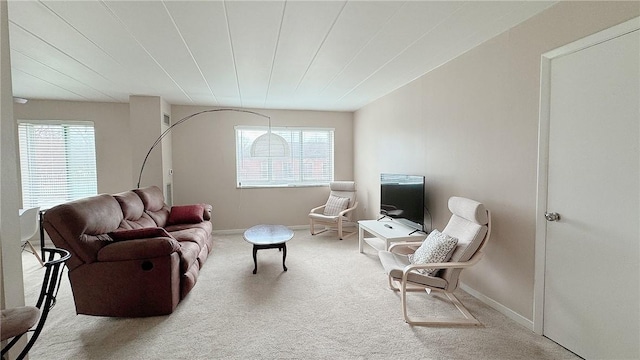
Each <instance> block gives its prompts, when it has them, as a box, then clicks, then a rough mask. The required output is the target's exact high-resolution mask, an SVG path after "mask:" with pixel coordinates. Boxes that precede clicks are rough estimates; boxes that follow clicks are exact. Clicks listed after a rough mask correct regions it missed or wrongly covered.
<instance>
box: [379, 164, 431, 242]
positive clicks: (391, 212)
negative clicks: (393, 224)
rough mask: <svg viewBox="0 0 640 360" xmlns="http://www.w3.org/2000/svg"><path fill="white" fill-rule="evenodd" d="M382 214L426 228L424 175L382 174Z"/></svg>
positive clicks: (415, 226)
mask: <svg viewBox="0 0 640 360" xmlns="http://www.w3.org/2000/svg"><path fill="white" fill-rule="evenodd" d="M380 215H382V216H383V217H390V218H393V219H395V220H396V221H398V222H400V223H403V224H405V225H407V226H409V227H411V228H413V229H416V230H419V231H423V230H424V176H421V175H403V174H385V173H382V174H380Z"/></svg>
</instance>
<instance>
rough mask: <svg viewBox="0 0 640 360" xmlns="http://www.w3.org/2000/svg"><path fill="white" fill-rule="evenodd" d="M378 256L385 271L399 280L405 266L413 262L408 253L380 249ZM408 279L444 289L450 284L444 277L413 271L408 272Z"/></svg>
mask: <svg viewBox="0 0 640 360" xmlns="http://www.w3.org/2000/svg"><path fill="white" fill-rule="evenodd" d="M378 257H379V258H380V263H382V267H383V268H384V271H385V273H387V275H389V276H391V277H392V278H394V279H398V280H399V279H402V273H403V270H404V268H405V267H406V266H407V265H409V264H411V262H410V261H409V258H408V257H407V255H402V254H396V253H392V252H390V251H380V252H379V253H378ZM407 281H409V282H412V283H415V284H421V285H425V286H429V287H432V288H439V289H444V288H446V287H447V285H448V284H447V281H446V280H444V279H443V278H439V277H432V276H426V275H422V274H418V273H416V272H413V271H412V272H409V274H407Z"/></svg>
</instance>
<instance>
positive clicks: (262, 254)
mask: <svg viewBox="0 0 640 360" xmlns="http://www.w3.org/2000/svg"><path fill="white" fill-rule="evenodd" d="M365 252H366V253H365V254H360V253H358V241H357V236H352V237H350V238H348V239H346V240H343V241H339V240H337V238H335V233H324V234H321V235H317V236H313V237H312V236H310V235H309V234H308V231H305V230H299V231H296V233H295V237H294V238H293V239H292V240H291V241H290V242H289V243H288V256H287V267H288V268H289V271H288V272H283V271H282V265H281V264H282V257H281V253H279V252H278V250H277V249H270V250H261V251H259V252H258V273H257V274H256V275H253V274H252V273H251V271H252V270H253V261H252V258H251V245H250V244H248V243H246V242H245V241H244V240H243V239H242V236H241V235H218V236H216V241H215V248H214V250H213V252H212V254H211V256H210V257H209V259H208V261H207V263H206V264H205V265H204V267H203V269H202V271H201V272H200V277H199V278H198V283H197V284H196V286H195V288H194V289H193V290H192V291H191V293H190V294H189V295H188V297H187V298H186V299H184V300H183V301H182V302H181V303H180V304H179V305H178V307H177V309H176V311H175V312H174V313H173V314H171V315H169V316H163V317H152V318H136V319H121V318H103V317H91V316H86V315H76V314H75V308H74V305H73V299H72V296H71V290H70V286H69V282H68V279H67V276H66V273H65V276H64V282H63V284H62V288H61V290H60V294H59V296H58V305H57V306H56V307H55V308H54V309H53V310H52V311H51V313H50V318H49V319H48V320H47V324H46V325H45V329H44V331H43V333H42V335H41V337H40V339H39V340H38V341H37V342H36V344H35V346H34V348H33V349H32V350H31V353H30V358H31V359H32V360H38V359H303V358H304V359H391V358H395V359H408V358H420V359H576V358H577V357H575V356H574V355H573V354H572V353H570V352H568V351H566V350H565V349H563V348H562V347H560V346H558V345H557V344H555V343H554V342H552V341H550V340H548V339H546V338H544V337H542V336H538V335H536V334H534V333H533V332H531V331H530V330H528V329H526V328H524V327H522V326H520V325H519V324H517V323H515V322H513V321H511V320H509V319H507V318H506V317H504V316H503V315H502V314H500V313H498V312H496V311H494V310H493V309H491V308H489V307H487V306H485V305H484V304H482V303H481V302H479V301H478V300H476V299H475V298H473V297H471V296H470V295H468V294H466V293H464V292H462V291H460V290H459V292H458V293H457V294H458V295H459V297H460V298H461V299H462V301H463V302H464V303H465V304H466V305H467V306H468V308H469V310H470V311H471V312H472V313H473V314H475V315H476V316H477V317H478V319H479V320H480V321H481V322H482V323H483V324H484V326H483V327H480V328H424V327H411V326H409V325H407V324H406V323H404V321H403V320H402V315H401V310H400V301H399V297H398V295H397V294H396V293H394V292H392V291H391V290H389V289H388V287H387V282H386V277H385V275H384V272H383V271H382V267H381V266H380V263H379V261H378V259H377V256H376V255H375V254H374V251H373V249H372V248H369V247H367V248H366V250H365ZM23 259H24V274H25V288H26V291H27V302H30V303H33V301H34V299H35V297H36V294H37V291H38V287H39V285H40V281H41V280H40V279H41V276H42V270H41V268H40V267H39V265H38V264H37V262H36V260H35V258H34V257H33V256H32V255H30V254H28V253H23ZM409 301H410V302H411V303H412V308H413V310H419V311H422V312H423V313H433V314H438V313H440V314H449V315H452V314H455V313H456V310H455V308H453V307H450V306H449V305H448V304H444V302H443V301H441V300H439V299H438V298H437V297H433V296H429V295H426V294H422V293H420V294H418V293H416V294H412V295H411V297H410V298H409Z"/></svg>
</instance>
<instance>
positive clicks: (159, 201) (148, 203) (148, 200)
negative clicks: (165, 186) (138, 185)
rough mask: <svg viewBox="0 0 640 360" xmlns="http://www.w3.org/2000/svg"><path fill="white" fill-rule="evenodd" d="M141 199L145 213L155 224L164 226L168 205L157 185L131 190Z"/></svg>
mask: <svg viewBox="0 0 640 360" xmlns="http://www.w3.org/2000/svg"><path fill="white" fill-rule="evenodd" d="M133 191H134V192H135V193H136V194H137V195H138V196H139V197H140V200H142V203H143V204H144V211H145V213H147V214H148V215H149V216H150V217H151V218H152V219H153V221H155V223H156V226H159V227H164V226H165V225H166V224H167V219H168V217H169V207H168V206H167V205H166V204H165V203H164V194H163V193H162V190H160V188H159V187H157V186H149V187H146V188H142V189H134V190H133Z"/></svg>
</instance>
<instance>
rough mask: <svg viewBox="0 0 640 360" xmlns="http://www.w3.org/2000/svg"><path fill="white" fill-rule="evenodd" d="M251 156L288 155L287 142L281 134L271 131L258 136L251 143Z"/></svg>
mask: <svg viewBox="0 0 640 360" xmlns="http://www.w3.org/2000/svg"><path fill="white" fill-rule="evenodd" d="M251 156H252V157H284V156H289V143H288V142H287V140H285V139H284V138H283V137H282V136H280V135H277V134H274V133H272V132H271V131H269V132H267V133H265V134H262V135H260V136H258V138H256V139H255V140H254V141H253V144H251Z"/></svg>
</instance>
